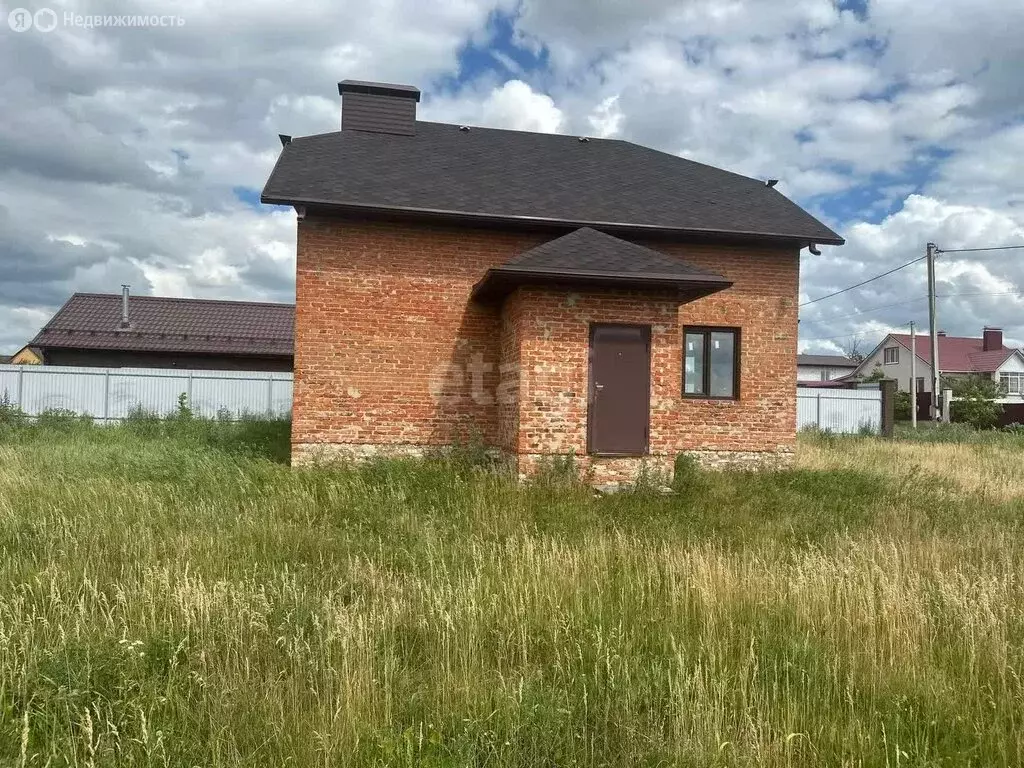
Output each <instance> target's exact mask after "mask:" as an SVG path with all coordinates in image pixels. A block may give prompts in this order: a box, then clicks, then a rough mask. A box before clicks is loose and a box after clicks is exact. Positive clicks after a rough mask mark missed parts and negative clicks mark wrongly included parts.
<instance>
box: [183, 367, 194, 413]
mask: <svg viewBox="0 0 1024 768" xmlns="http://www.w3.org/2000/svg"><path fill="white" fill-rule="evenodd" d="M185 399H186V400H188V407H189V408H193V410H194V406H193V405H192V371H189V372H188V386H187V387H186V389H185Z"/></svg>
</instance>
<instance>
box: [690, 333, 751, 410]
mask: <svg viewBox="0 0 1024 768" xmlns="http://www.w3.org/2000/svg"><path fill="white" fill-rule="evenodd" d="M739 383H740V331H739V329H738V328H714V327H699V328H693V327H690V328H685V329H684V331H683V397H695V398H706V399H712V400H736V399H738V398H739V392H740V386H739Z"/></svg>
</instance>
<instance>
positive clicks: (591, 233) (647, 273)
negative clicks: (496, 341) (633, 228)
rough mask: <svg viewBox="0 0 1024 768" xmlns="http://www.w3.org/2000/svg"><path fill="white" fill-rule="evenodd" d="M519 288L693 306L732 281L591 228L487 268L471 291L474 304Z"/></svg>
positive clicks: (491, 299)
mask: <svg viewBox="0 0 1024 768" xmlns="http://www.w3.org/2000/svg"><path fill="white" fill-rule="evenodd" d="M523 285H543V286H564V287H566V288H624V289H634V290H635V289H643V290H667V291H676V292H678V294H679V297H680V300H681V301H693V300H694V299H699V298H701V297H703V296H709V295H710V294H712V293H717V292H718V291H721V290H724V289H726V288H728V287H730V286H731V285H732V281H731V280H728V279H726V278H724V277H722V276H721V275H716V274H714V273H713V272H706V271H704V270H702V269H698V268H697V267H694V266H692V265H690V264H687V263H686V262H684V261H680V260H679V259H677V258H674V257H672V256H669V255H667V254H664V253H660V252H659V251H656V250H654V249H652V248H646V247H644V246H642V245H637V244H636V243H631V242H629V241H627V240H622V239H620V238H618V237H613V236H612V235H607V234H605V233H603V232H599V231H597V230H596V229H591V228H590V227H582V228H581V229H577V230H575V231H574V232H570V233H569V234H567V235H563V236H562V237H558V238H555V239H554V240H550V241H548V242H546V243H544V244H542V245H538V246H537V247H536V248H531V249H530V250H528V251H525V252H524V253H521V254H519V255H518V256H516V257H515V258H513V259H510V260H509V261H507V262H505V263H504V264H502V265H501V266H500V267H495V268H493V269H489V270H488V271H487V274H486V275H484V277H483V279H482V280H480V282H478V283H477V284H476V285H475V286H473V298H474V299H476V300H478V301H493V300H500V299H502V298H504V297H505V296H507V295H508V294H510V293H511V292H512V291H514V290H515V289H516V288H518V287H520V286H523Z"/></svg>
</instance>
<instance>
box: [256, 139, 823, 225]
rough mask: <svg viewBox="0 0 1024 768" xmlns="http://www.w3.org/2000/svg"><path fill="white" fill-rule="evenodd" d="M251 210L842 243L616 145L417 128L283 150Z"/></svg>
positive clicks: (800, 213)
mask: <svg viewBox="0 0 1024 768" xmlns="http://www.w3.org/2000/svg"><path fill="white" fill-rule="evenodd" d="M261 200H262V201H263V202H264V203H277V204H285V205H307V206H311V207H316V206H326V207H334V208H339V209H348V210H384V211H392V212H399V211H401V212H410V213H421V214H446V215H450V216H456V217H461V218H466V217H468V218H474V219H479V220H484V221H519V222H538V223H558V224H568V225H574V226H586V225H592V226H599V227H601V228H602V229H612V228H621V229H623V230H633V231H636V230H647V231H651V230H653V231H664V232H673V233H689V234H701V235H712V236H732V237H737V236H743V237H755V238H775V239H781V240H786V241H793V242H797V243H799V244H801V245H805V244H808V243H828V244H836V245H841V244H842V243H843V239H842V238H840V237H839V236H838V235H837V234H836V233H835V232H833V231H832V230H831V229H829V228H828V227H826V226H825V225H824V224H822V223H821V222H820V221H818V220H817V219H815V218H814V217H813V216H811V215H810V214H809V213H807V212H806V211H804V210H803V209H802V208H800V207H799V206H798V205H796V204H795V203H793V202H792V201H790V200H789V199H787V198H786V197H785V196H783V195H782V194H781V193H780V192H778V191H776V190H775V189H773V188H771V187H768V186H766V185H765V183H764V182H762V181H758V180H757V179H751V178H748V177H746V176H740V175H739V174H735V173H730V172H728V171H723V170H720V169H718V168H713V167H711V166H709V165H703V164H701V163H697V162H694V161H692V160H687V159H685V158H682V157H678V156H676V155H670V154H667V153H664V152H658V151H656V150H653V149H648V148H647V147H642V146H639V145H637V144H632V143H630V142H627V141H621V140H618V139H588V140H587V141H581V140H580V139H579V138H578V137H575V136H560V135H555V134H543V133H527V132H524V131H508V130H499V129H494V128H472V129H470V130H460V127H459V126H456V125H448V124H445V123H430V122H423V121H417V122H416V123H415V134H414V135H411V136H399V135H394V134H385V133H374V132H369V131H353V130H348V131H338V132H335V133H325V134H320V135H317V136H306V137H303V138H296V139H293V140H292V141H291V143H290V144H288V145H287V146H285V147H284V148H283V149H282V150H281V155H280V157H279V158H278V161H277V165H276V166H275V167H274V170H273V172H272V173H271V175H270V179H269V180H268V181H267V185H266V187H265V188H264V189H263V195H262V197H261Z"/></svg>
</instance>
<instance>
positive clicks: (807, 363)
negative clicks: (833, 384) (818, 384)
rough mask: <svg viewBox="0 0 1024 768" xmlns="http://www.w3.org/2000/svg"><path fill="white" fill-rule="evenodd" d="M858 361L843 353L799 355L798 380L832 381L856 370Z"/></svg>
mask: <svg viewBox="0 0 1024 768" xmlns="http://www.w3.org/2000/svg"><path fill="white" fill-rule="evenodd" d="M856 368H857V361H856V360H851V359H850V358H848V357H843V356H842V355H797V356H796V380H797V381H798V382H800V381H832V379H838V378H841V377H843V376H847V375H849V374H851V373H853V372H854V370H856Z"/></svg>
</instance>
